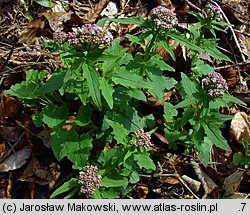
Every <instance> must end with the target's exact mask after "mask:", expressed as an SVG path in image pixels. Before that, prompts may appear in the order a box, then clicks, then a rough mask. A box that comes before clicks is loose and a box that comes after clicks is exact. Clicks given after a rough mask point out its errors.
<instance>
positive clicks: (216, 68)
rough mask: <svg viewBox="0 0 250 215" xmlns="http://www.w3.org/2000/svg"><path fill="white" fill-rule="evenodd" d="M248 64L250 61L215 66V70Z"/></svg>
mask: <svg viewBox="0 0 250 215" xmlns="http://www.w3.org/2000/svg"><path fill="white" fill-rule="evenodd" d="M248 64H250V61H246V62H241V63H235V64H230V65H226V66H220V67H214V70H220V69H227V68H230V67H238V66H245V65H248Z"/></svg>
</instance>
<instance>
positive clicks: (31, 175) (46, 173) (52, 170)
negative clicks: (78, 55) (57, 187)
mask: <svg viewBox="0 0 250 215" xmlns="http://www.w3.org/2000/svg"><path fill="white" fill-rule="evenodd" d="M59 176H60V166H59V165H58V164H56V163H51V164H50V165H49V166H47V167H45V166H42V165H41V164H40V163H39V161H38V160H37V159H36V158H35V157H34V156H33V157H32V160H31V161H30V163H29V165H28V166H27V168H26V169H25V170H24V172H23V174H22V176H21V177H20V178H19V180H20V181H26V182H32V183H36V184H39V185H47V184H49V188H52V187H53V186H54V184H55V182H56V180H57V179H58V177H59Z"/></svg>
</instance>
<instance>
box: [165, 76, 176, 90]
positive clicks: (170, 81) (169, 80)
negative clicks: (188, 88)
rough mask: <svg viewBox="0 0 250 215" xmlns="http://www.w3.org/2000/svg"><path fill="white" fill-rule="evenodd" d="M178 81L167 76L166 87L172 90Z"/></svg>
mask: <svg viewBox="0 0 250 215" xmlns="http://www.w3.org/2000/svg"><path fill="white" fill-rule="evenodd" d="M177 83H178V82H177V81H176V80H175V79H174V78H170V77H166V89H167V90H170V89H172V88H174V87H175V85H176V84H177Z"/></svg>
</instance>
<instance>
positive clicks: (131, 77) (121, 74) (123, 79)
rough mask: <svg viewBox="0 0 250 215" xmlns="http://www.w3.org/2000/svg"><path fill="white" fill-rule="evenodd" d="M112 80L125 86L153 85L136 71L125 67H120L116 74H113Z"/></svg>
mask: <svg viewBox="0 0 250 215" xmlns="http://www.w3.org/2000/svg"><path fill="white" fill-rule="evenodd" d="M112 80H113V82H114V83H115V84H120V85H122V86H124V87H131V88H150V87H151V85H150V84H149V83H148V82H147V81H146V80H145V79H144V78H143V77H141V76H139V75H137V74H136V73H135V72H132V71H128V70H126V69H125V68H124V67H122V68H121V69H120V71H118V72H117V73H116V74H114V75H113V76H112Z"/></svg>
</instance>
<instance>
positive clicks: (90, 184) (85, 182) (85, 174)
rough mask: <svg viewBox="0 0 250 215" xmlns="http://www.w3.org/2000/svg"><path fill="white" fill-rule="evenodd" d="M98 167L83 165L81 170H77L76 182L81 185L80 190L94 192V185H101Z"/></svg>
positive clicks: (87, 192) (88, 192)
mask: <svg viewBox="0 0 250 215" xmlns="http://www.w3.org/2000/svg"><path fill="white" fill-rule="evenodd" d="M97 171H98V168H97V167H96V166H92V165H91V166H85V167H83V171H81V172H79V180H78V183H79V184H80V185H81V190H80V191H81V192H82V193H86V194H94V192H95V187H98V188H99V187H100V186H101V179H102V177H101V176H100V175H97Z"/></svg>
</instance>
